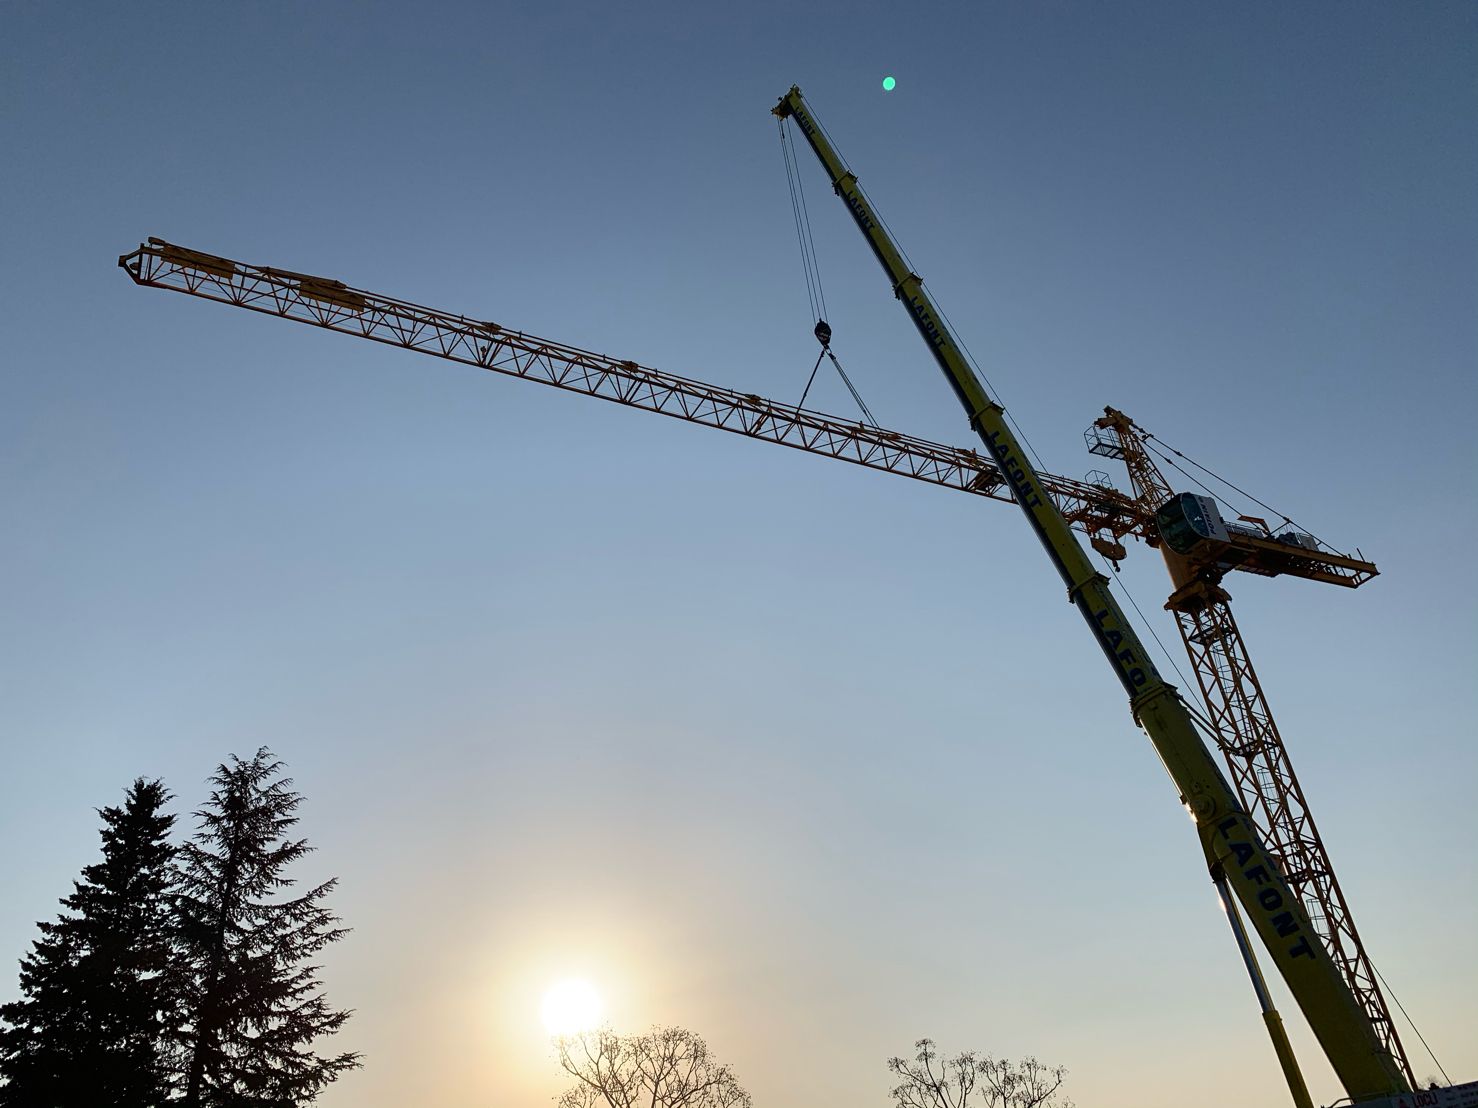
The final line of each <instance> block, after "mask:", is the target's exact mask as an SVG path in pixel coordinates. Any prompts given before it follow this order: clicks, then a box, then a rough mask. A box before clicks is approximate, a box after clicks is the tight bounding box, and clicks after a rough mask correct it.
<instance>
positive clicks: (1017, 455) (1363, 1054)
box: [774, 86, 1410, 1101]
mask: <svg viewBox="0 0 1478 1108" xmlns="http://www.w3.org/2000/svg"><path fill="white" fill-rule="evenodd" d="M774 112H775V114H776V115H777V116H779V117H780V118H781V119H782V120H784V119H790V120H793V121H794V122H795V124H796V125H797V126H798V127H799V128H800V130H801V133H802V134H803V135H804V136H805V138H806V141H807V142H808V143H809V144H810V146H811V149H812V150H813V151H814V152H815V154H816V156H817V157H818V158H819V159H820V161H821V164H822V166H823V167H824V169H825V170H826V173H827V176H828V177H829V178H830V180H831V184H832V187H833V189H834V190H835V191H836V194H837V195H838V196H839V197H840V198H841V199H842V201H843V203H845V205H846V207H847V210H848V211H849V212H850V213H851V215H852V218H853V220H854V221H855V222H856V224H857V227H858V229H859V230H861V232H862V233H863V235H864V237H865V238H866V240H867V242H868V245H869V246H870V247H871V248H872V251H873V254H874V255H875V256H876V257H877V259H878V262H879V263H880V264H881V265H882V267H883V270H884V272H885V273H886V274H887V275H888V279H889V281H890V282H891V284H892V288H893V294H894V296H895V297H896V298H897V299H898V300H899V301H900V303H902V304H903V306H904V308H905V309H906V310H907V311H908V314H909V318H910V319H911V320H912V321H913V323H914V326H915V327H916V328H917V330H918V332H919V334H920V336H921V337H922V338H923V340H924V342H925V344H926V345H927V346H928V347H929V350H930V352H931V353H932V354H933V356H934V359H935V361H936V362H937V363H938V365H939V367H940V369H941V370H942V371H943V372H944V375H945V378H946V380H948V382H949V384H950V387H951V388H952V389H953V390H954V393H955V396H956V397H957V398H958V399H959V401H960V404H961V406H962V407H963V408H964V409H965V414H966V417H967V418H968V420H969V424H970V427H971V429H972V430H974V431H975V432H976V433H977V434H978V435H979V436H980V439H981V441H982V442H983V443H984V445H985V448H986V450H987V452H988V453H989V454H990V456H991V458H992V460H993V461H994V462H995V463H996V466H997V467H998V468H999V469H1000V471H1001V472H1002V473H1003V474H1004V475H1005V477H1006V480H1007V483H1008V484H1009V485H1010V486H1011V489H1012V491H1013V493H1014V498H1015V501H1016V503H1017V505H1018V506H1019V507H1020V508H1021V510H1022V512H1023V514H1024V515H1025V517H1026V520H1027V523H1028V524H1029V525H1030V526H1031V528H1032V530H1033V531H1034V532H1035V533H1036V535H1037V537H1038V539H1039V540H1040V541H1041V543H1042V547H1043V549H1044V550H1045V551H1046V553H1047V555H1048V557H1049V558H1050V559H1051V560H1052V563H1053V565H1055V566H1056V567H1057V571H1058V573H1059V574H1060V575H1061V577H1062V580H1063V583H1064V585H1065V586H1066V587H1067V594H1068V599H1069V601H1070V602H1071V603H1072V604H1074V605H1075V606H1076V607H1077V608H1078V610H1079V612H1080V613H1081V614H1082V616H1083V619H1084V621H1085V623H1086V624H1087V626H1088V629H1089V631H1090V632H1091V633H1092V635H1093V636H1094V638H1095V639H1096V640H1097V641H1098V644H1099V646H1100V647H1101V648H1102V650H1103V653H1104V656H1105V657H1106V658H1107V659H1108V661H1109V664H1110V665H1111V666H1112V667H1113V669H1114V672H1115V674H1116V676H1117V677H1118V678H1119V681H1120V683H1121V684H1122V685H1123V687H1124V690H1125V692H1126V693H1127V694H1128V696H1129V704H1130V710H1131V712H1132V713H1133V716H1134V718H1135V720H1136V721H1137V722H1138V723H1139V724H1140V725H1141V726H1142V727H1143V728H1144V730H1145V732H1146V733H1147V734H1148V736H1149V738H1150V741H1151V742H1152V743H1153V744H1154V747H1155V749H1156V751H1157V752H1158V753H1159V755H1160V758H1161V761H1162V762H1163V763H1164V765H1165V768H1166V770H1167V771H1168V772H1169V774H1170V777H1171V779H1172V781H1173V782H1174V783H1175V786H1176V788H1177V789H1178V790H1179V793H1180V799H1181V802H1182V803H1183V804H1184V805H1185V806H1186V808H1187V809H1188V810H1189V811H1190V813H1191V816H1192V818H1193V819H1194V820H1195V824H1196V829H1197V833H1198V837H1199V840H1200V843H1201V848H1202V851H1203V852H1204V854H1205V858H1206V862H1207V866H1208V869H1209V871H1210V873H1211V874H1212V876H1213V879H1220V878H1221V877H1222V876H1223V875H1224V877H1225V881H1226V884H1227V885H1228V886H1229V887H1230V888H1231V890H1232V892H1233V893H1234V894H1235V896H1236V898H1237V900H1238V901H1239V902H1240V903H1241V905H1242V908H1243V910H1244V911H1245V912H1246V915H1247V918H1248V919H1250V920H1251V922H1252V925H1253V929H1254V930H1255V931H1256V932H1257V934H1258V936H1259V937H1260V938H1261V940H1262V942H1263V945H1264V946H1265V947H1266V949H1267V951H1268V953H1269V955H1270V956H1271V957H1272V960H1273V964H1274V965H1275V966H1276V967H1277V969H1278V971H1279V973H1280V974H1281V976H1282V977H1283V980H1284V981H1285V982H1286V983H1287V985H1288V988H1289V991H1290V992H1292V994H1293V996H1294V998H1295V1000H1296V1001H1297V1002H1298V1005H1299V1007H1300V1008H1301V1009H1302V1011H1303V1013H1304V1016H1305V1018H1306V1019H1307V1020H1308V1023H1309V1026H1310V1027H1311V1028H1312V1029H1313V1032H1314V1035H1315V1037H1316V1038H1317V1039H1318V1040H1319V1044H1320V1046H1321V1047H1322V1048H1323V1050H1324V1053H1325V1054H1326V1055H1327V1056H1328V1058H1329V1061H1330V1064H1331V1065H1332V1066H1333V1068H1334V1071H1335V1073H1336V1074H1337V1076H1338V1077H1339V1080H1340V1082H1341V1084H1342V1085H1343V1086H1344V1088H1345V1090H1346V1092H1347V1093H1348V1094H1349V1096H1350V1097H1351V1098H1352V1099H1353V1100H1356V1101H1360V1100H1368V1099H1375V1098H1377V1097H1383V1096H1384V1097H1388V1096H1392V1095H1396V1094H1400V1093H1405V1092H1408V1091H1409V1090H1410V1084H1409V1082H1408V1080H1407V1077H1406V1074H1405V1072H1404V1071H1403V1068H1402V1065H1401V1062H1400V1060H1399V1059H1397V1058H1396V1057H1394V1056H1393V1055H1392V1054H1391V1052H1390V1050H1389V1049H1388V1047H1387V1045H1386V1044H1385V1043H1384V1042H1382V1040H1381V1037H1380V1036H1379V1035H1378V1034H1377V1033H1376V1031H1375V1028H1374V1027H1373V1026H1372V1024H1371V1021H1370V1019H1369V1017H1368V1016H1367V1014H1366V1012H1365V1009H1364V1008H1363V1007H1362V1006H1361V1004H1360V1003H1359V1001H1358V1000H1357V999H1356V997H1355V996H1354V994H1353V993H1352V992H1351V990H1350V988H1349V986H1348V984H1347V983H1346V981H1345V979H1344V976H1343V975H1342V974H1341V972H1340V969H1339V967H1338V966H1337V965H1335V963H1334V961H1333V960H1332V959H1331V957H1330V956H1329V953H1328V952H1327V951H1326V950H1325V948H1324V945H1323V943H1322V942H1320V940H1319V937H1318V934H1317V932H1316V931H1315V929H1314V926H1313V923H1312V921H1311V920H1310V919H1309V916H1308V913H1307V912H1306V911H1305V909H1304V906H1303V904H1302V902H1301V900H1300V898H1299V896H1298V894H1297V893H1296V892H1295V891H1294V889H1293V888H1292V887H1291V886H1290V885H1289V883H1288V881H1287V880H1286V878H1285V877H1284V876H1283V873H1282V870H1281V868H1280V866H1279V863H1278V861H1277V859H1276V858H1275V857H1274V856H1273V854H1272V853H1270V852H1269V850H1268V848H1267V846H1266V845H1265V844H1264V842H1263V839H1262V836H1261V835H1260V834H1259V833H1258V831H1257V829H1256V827H1255V826H1254V824H1253V822H1252V820H1251V819H1250V818H1249V816H1248V814H1247V812H1246V811H1245V810H1244V809H1243V807H1242V804H1241V803H1240V801H1239V799H1238V797H1237V794H1236V792H1235V791H1234V790H1233V788H1232V786H1231V785H1230V784H1229V783H1228V781H1227V779H1226V778H1225V777H1224V776H1223V775H1222V773H1221V770H1220V768H1219V767H1218V766H1217V764H1216V760H1215V758H1214V757H1213V755H1212V753H1211V751H1210V750H1208V749H1207V747H1206V745H1205V743H1203V742H1202V741H1201V737H1200V735H1199V734H1198V733H1197V731H1196V728H1195V725H1194V723H1193V722H1192V719H1191V716H1190V714H1189V712H1188V711H1187V709H1186V706H1185V704H1184V702H1183V701H1182V700H1181V698H1180V696H1179V694H1178V693H1177V692H1176V691H1175V689H1174V687H1173V686H1171V685H1168V684H1166V683H1165V681H1164V680H1163V679H1162V678H1161V677H1160V675H1159V673H1158V672H1157V671H1156V669H1155V667H1154V665H1153V663H1152V662H1151V661H1150V659H1149V655H1148V652H1147V651H1146V650H1145V648H1144V646H1143V644H1142V643H1141V642H1140V640H1139V637H1138V635H1137V634H1135V632H1134V629H1133V627H1132V626H1131V625H1130V623H1129V621H1128V619H1127V618H1126V617H1125V615H1124V613H1123V611H1122V610H1121V609H1120V608H1119V605H1118V602H1117V601H1116V600H1115V599H1114V597H1113V595H1112V593H1111V592H1110V591H1109V587H1108V580H1107V579H1106V578H1105V577H1104V576H1103V575H1102V574H1101V573H1099V572H1097V571H1096V570H1095V569H1094V567H1093V564H1092V563H1091V562H1090V561H1089V559H1088V556H1087V555H1086V553H1084V551H1083V548H1082V547H1081V546H1080V545H1079V544H1078V541H1077V539H1076V538H1075V537H1074V536H1073V534H1072V531H1071V530H1070V528H1069V525H1068V522H1067V520H1066V519H1064V518H1063V516H1062V513H1061V512H1059V511H1058V510H1057V506H1056V504H1055V503H1054V502H1053V501H1052V498H1051V497H1050V496H1049V495H1048V494H1047V493H1046V490H1045V489H1044V488H1043V486H1042V483H1041V479H1040V478H1039V477H1038V475H1037V474H1036V472H1035V470H1034V469H1033V467H1032V465H1031V463H1030V462H1029V461H1028V460H1027V456H1026V453H1025V451H1023V450H1022V448H1021V446H1020V445H1019V443H1018V442H1017V440H1016V436H1015V435H1014V434H1013V433H1012V431H1011V429H1010V427H1009V426H1008V425H1007V422H1006V419H1005V411H1004V409H1003V408H1002V407H1001V405H1000V404H998V403H997V402H996V401H995V400H994V399H993V398H992V397H991V396H990V394H989V393H988V392H987V391H986V389H985V386H984V384H983V383H982V382H981V381H980V379H979V377H978V376H977V375H976V373H975V371H974V369H973V368H972V367H971V365H970V363H969V361H968V359H967V358H966V356H965V354H964V352H963V350H962V349H961V347H960V345H959V343H958V341H957V340H956V339H955V337H954V335H953V334H952V333H951V331H950V328H949V327H948V325H947V324H946V322H945V320H944V317H943V315H942V314H941V313H940V312H939V310H938V309H937V308H936V306H935V305H934V303H933V302H932V300H931V299H930V297H929V295H928V293H927V292H926V291H925V289H924V282H923V280H922V279H921V278H920V277H919V276H918V274H916V273H913V272H912V271H911V270H910V269H909V267H908V266H907V265H906V264H905V263H904V261H903V257H902V254H901V253H900V251H899V249H898V247H897V246H896V245H895V244H894V242H893V241H892V238H891V236H890V235H889V234H888V233H887V231H886V229H885V227H884V225H883V221H882V219H881V217H880V216H879V215H878V214H877V212H876V210H875V209H874V208H873V206H872V203H871V202H870V201H869V200H868V198H867V197H866V195H865V194H864V193H863V191H862V189H861V187H860V186H859V185H858V182H857V176H856V174H854V173H853V172H852V171H851V170H850V169H848V168H847V166H846V164H845V162H843V160H842V158H841V156H840V155H839V154H838V153H837V151H836V149H835V148H834V147H833V146H832V144H831V142H830V141H829V140H828V138H827V137H826V134H825V132H824V131H823V129H822V128H821V125H820V124H819V123H818V122H817V120H816V118H815V116H814V115H813V113H812V112H811V111H810V109H809V108H808V106H807V105H806V102H805V100H804V99H803V97H802V95H801V91H800V89H799V88H797V87H794V86H792V88H791V89H790V91H789V92H787V93H786V94H785V95H784V96H783V97H781V98H780V101H779V103H778V104H777V105H776V106H775V108H774ZM1269 1031H1270V1033H1271V1034H1272V1035H1273V1036H1274V1043H1275V1046H1277V1047H1278V1050H1279V1057H1280V1059H1285V1058H1291V1053H1290V1052H1288V1051H1287V1041H1286V1038H1280V1036H1281V1033H1282V1032H1281V1024H1275V1023H1274V1022H1272V1021H1270V1022H1269ZM1287 1065H1288V1063H1287V1062H1286V1061H1285V1067H1286V1066H1287ZM1305 1095H1306V1094H1305Z"/></svg>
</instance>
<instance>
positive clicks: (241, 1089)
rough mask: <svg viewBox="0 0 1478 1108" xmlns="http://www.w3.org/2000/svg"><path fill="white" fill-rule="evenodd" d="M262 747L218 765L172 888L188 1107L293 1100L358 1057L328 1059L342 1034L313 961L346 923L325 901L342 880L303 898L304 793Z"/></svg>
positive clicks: (340, 1015)
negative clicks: (295, 871) (323, 1052)
mask: <svg viewBox="0 0 1478 1108" xmlns="http://www.w3.org/2000/svg"><path fill="white" fill-rule="evenodd" d="M282 768H283V766H282V763H281V762H279V761H277V760H276V759H274V758H273V756H272V754H271V752H270V751H268V750H267V749H266V748H265V747H263V748H262V749H261V750H258V751H257V753H256V754H255V756H253V757H252V758H251V759H250V760H247V761H243V760H242V759H240V758H237V757H234V756H233V757H232V759H231V762H230V764H222V765H220V766H218V767H217V769H216V772H215V774H214V776H212V777H211V779H210V781H211V784H212V785H213V786H214V788H213V790H212V792H211V795H210V801H209V802H208V803H207V804H206V806H205V807H204V808H202V809H201V810H200V811H198V812H196V813H195V816H196V818H197V820H198V821H199V829H198V830H197V831H196V833H195V836H194V838H193V839H192V840H191V841H190V842H189V843H186V844H185V845H184V846H183V847H181V849H180V866H179V869H180V873H179V882H178V895H177V897H176V907H177V921H178V942H179V958H180V968H181V973H180V993H181V997H180V1003H181V1016H182V1018H181V1022H180V1027H179V1035H178V1039H177V1042H178V1046H179V1051H180V1067H181V1071H182V1080H181V1087H182V1089H183V1094H184V1095H183V1104H184V1105H185V1106H186V1108H297V1106H299V1105H303V1104H308V1103H309V1102H311V1101H312V1100H313V1099H314V1098H315V1097H316V1096H317V1095H318V1093H319V1092H320V1091H321V1090H322V1089H323V1088H324V1087H325V1086H327V1085H328V1084H329V1083H330V1082H332V1081H333V1080H334V1079H335V1078H337V1077H338V1076H339V1075H340V1074H341V1073H343V1072H344V1071H345V1070H348V1069H352V1068H354V1067H355V1066H357V1065H359V1056H358V1055H357V1054H339V1055H337V1056H333V1057H322V1056H319V1055H318V1054H316V1053H315V1052H314V1050H313V1044H314V1041H315V1040H317V1039H319V1038H321V1037H323V1036H326V1035H331V1034H333V1033H334V1032H336V1031H338V1030H339V1029H340V1028H341V1027H342V1026H343V1024H344V1022H345V1021H346V1020H347V1019H348V1018H349V1013H348V1012H347V1011H334V1010H333V1009H331V1008H329V1006H328V1002H327V1000H326V999H325V998H324V996H323V993H322V992H321V989H320V986H319V983H318V980H317V975H318V967H317V966H315V965H312V964H309V962H308V961H307V960H308V959H310V958H312V957H313V956H314V955H315V954H317V953H318V952H319V951H321V950H322V949H323V948H324V947H326V946H327V945H328V944H329V943H331V942H334V941H335V940H337V939H339V938H341V937H342V936H343V935H344V934H345V933H346V931H345V929H344V928H340V927H337V926H335V925H336V924H337V923H338V922H339V920H338V917H337V916H334V915H333V914H332V913H330V912H329V910H328V909H327V908H326V907H324V906H323V903H322V901H323V900H324V898H325V897H326V896H327V895H328V894H329V893H330V892H331V891H332V890H333V888H334V885H335V884H336V881H335V880H329V881H325V882H324V883H323V884H321V885H316V886H314V887H313V888H311V889H309V890H307V891H306V892H305V893H303V894H302V895H300V896H297V897H291V896H288V895H287V892H286V891H287V890H288V889H290V888H291V887H292V886H293V885H294V884H295V883H296V882H295V881H294V879H293V878H292V877H289V876H288V875H287V870H288V868H289V867H290V866H291V865H292V864H293V863H294V862H296V861H297V860H298V859H300V858H301V857H303V855H305V854H307V853H308V852H309V851H310V850H311V849H312V848H311V847H309V846H308V844H307V842H306V841H305V840H303V839H290V838H288V837H287V834H288V832H289V831H290V830H291V829H292V827H293V826H294V825H295V824H296V823H297V822H298V817H297V816H296V815H295V814H294V813H295V812H296V811H297V808H298V806H299V805H300V804H301V803H302V796H301V795H299V794H298V793H296V792H294V791H293V788H292V780H291V779H290V778H286V777H282V776H280V773H281V770H282Z"/></svg>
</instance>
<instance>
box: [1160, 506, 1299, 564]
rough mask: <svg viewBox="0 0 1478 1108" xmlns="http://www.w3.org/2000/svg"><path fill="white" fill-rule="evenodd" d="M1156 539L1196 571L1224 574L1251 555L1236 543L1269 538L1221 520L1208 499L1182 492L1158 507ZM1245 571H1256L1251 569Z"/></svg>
mask: <svg viewBox="0 0 1478 1108" xmlns="http://www.w3.org/2000/svg"><path fill="white" fill-rule="evenodd" d="M1155 524H1156V526H1157V527H1158V528H1159V530H1160V539H1161V541H1163V542H1164V543H1165V546H1166V548H1167V549H1169V550H1172V551H1174V552H1175V553H1176V554H1179V555H1180V556H1181V557H1182V558H1184V559H1185V560H1186V562H1188V563H1189V564H1190V566H1191V567H1192V568H1194V569H1197V570H1206V569H1212V568H1213V567H1214V568H1215V569H1216V570H1217V571H1219V572H1223V573H1224V572H1226V571H1227V570H1230V569H1234V568H1236V567H1237V566H1239V565H1244V564H1245V563H1247V562H1248V558H1249V555H1250V554H1251V553H1252V552H1251V551H1250V550H1248V549H1246V547H1245V544H1240V543H1238V542H1237V539H1238V538H1240V537H1243V536H1246V537H1248V538H1270V537H1271V536H1269V535H1266V534H1264V533H1263V532H1260V531H1256V530H1254V529H1252V528H1251V527H1247V526H1244V525H1241V524H1237V523H1227V522H1226V520H1224V519H1222V516H1221V508H1220V507H1219V506H1218V505H1217V503H1216V501H1215V500H1213V499H1212V498H1211V497H1209V496H1199V495H1197V494H1196V493H1193V492H1183V493H1181V494H1180V495H1178V496H1176V497H1175V498H1174V499H1172V500H1170V501H1168V502H1167V503H1165V504H1164V505H1162V506H1161V508H1160V510H1159V511H1157V512H1156V513H1155ZM1248 568H1252V569H1254V570H1256V567H1255V566H1251V565H1249V566H1248Z"/></svg>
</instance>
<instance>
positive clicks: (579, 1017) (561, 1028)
mask: <svg viewBox="0 0 1478 1108" xmlns="http://www.w3.org/2000/svg"><path fill="white" fill-rule="evenodd" d="M600 1014H601V1003H600V993H598V992H596V991H595V986H594V985H592V984H591V983H590V982H589V981H584V980H581V979H578V978H572V979H570V980H568V981H561V982H559V983H558V984H556V985H552V986H550V988H549V991H548V992H546V993H545V994H544V1002H543V1003H542V1004H541V1005H540V1006H539V1016H540V1018H542V1019H543V1021H544V1028H545V1030H547V1031H548V1032H549V1033H550V1034H551V1035H578V1034H579V1033H580V1032H582V1031H591V1030H594V1029H595V1027H596V1026H598V1025H599V1023H600Z"/></svg>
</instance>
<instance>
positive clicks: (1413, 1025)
mask: <svg viewBox="0 0 1478 1108" xmlns="http://www.w3.org/2000/svg"><path fill="white" fill-rule="evenodd" d="M1268 510H1269V511H1272V509H1271V508H1270V509H1268ZM1370 968H1371V969H1372V970H1375V975H1376V976H1377V977H1379V978H1380V983H1381V984H1382V985H1384V986H1385V987H1386V992H1388V993H1390V995H1391V999H1392V1000H1394V1001H1395V1002H1396V1007H1397V1008H1400V1009H1401V1014H1402V1015H1403V1016H1406V1022H1407V1023H1409V1024H1411V1029H1412V1030H1413V1031H1415V1032H1416V1037H1417V1038H1418V1039H1420V1040H1421V1043H1422V1046H1423V1047H1426V1051H1427V1057H1429V1058H1431V1059H1432V1065H1434V1066H1436V1067H1437V1069H1438V1070H1441V1072H1442V1079H1443V1080H1444V1081H1446V1082H1447V1083H1448V1084H1449V1085H1451V1084H1452V1078H1450V1077H1448V1076H1447V1071H1446V1070H1444V1069H1442V1063H1441V1062H1439V1061H1437V1055H1435V1054H1433V1053H1432V1048H1431V1047H1430V1046H1427V1040H1426V1036H1424V1035H1423V1034H1422V1033H1421V1029H1420V1028H1419V1027H1417V1025H1416V1021H1415V1020H1414V1019H1412V1018H1411V1016H1410V1015H1408V1014H1407V1011H1406V1009H1405V1007H1403V1006H1402V1004H1401V999H1400V997H1398V996H1397V995H1396V991H1395V990H1394V989H1392V988H1391V983H1390V982H1389V981H1387V980H1386V979H1385V975H1383V974H1382V973H1381V971H1380V970H1378V969H1376V968H1375V963H1374V962H1372V963H1371V964H1370Z"/></svg>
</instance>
